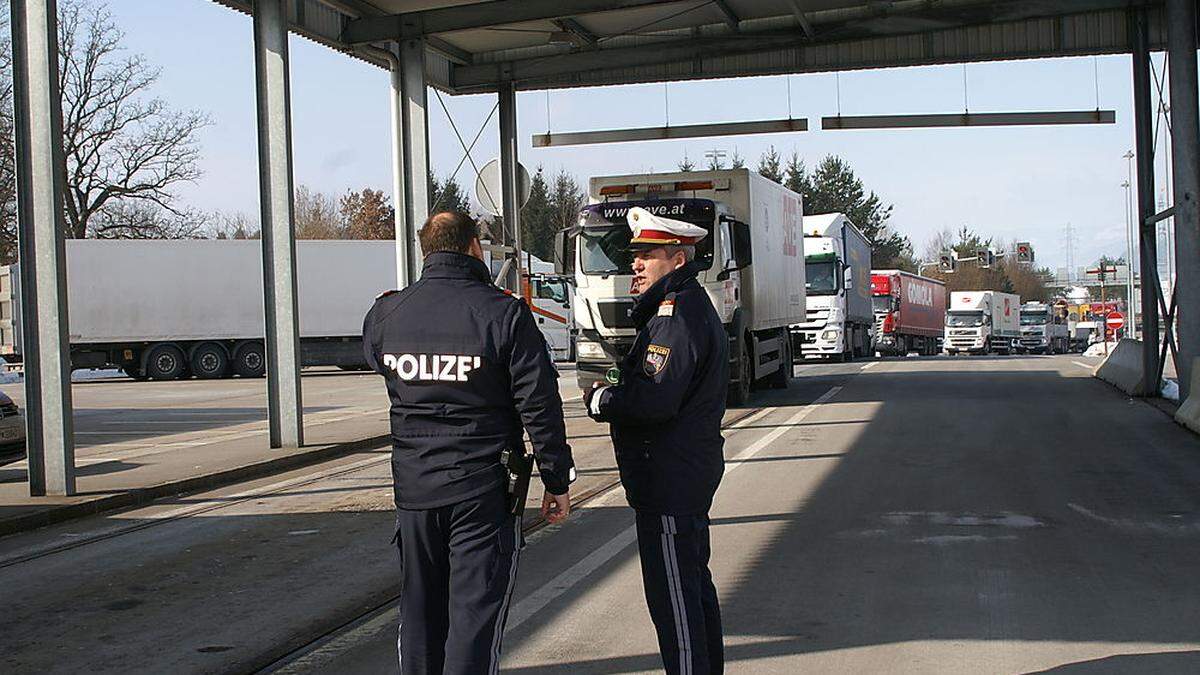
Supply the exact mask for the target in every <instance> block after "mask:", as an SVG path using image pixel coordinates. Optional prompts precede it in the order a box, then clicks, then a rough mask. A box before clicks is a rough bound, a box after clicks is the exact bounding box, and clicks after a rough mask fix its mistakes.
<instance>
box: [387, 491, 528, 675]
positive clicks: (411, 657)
mask: <svg viewBox="0 0 1200 675" xmlns="http://www.w3.org/2000/svg"><path fill="white" fill-rule="evenodd" d="M396 537H397V544H398V546H399V548H400V559H401V579H402V581H401V584H402V586H401V591H400V631H399V632H400V634H399V642H398V643H397V646H398V650H397V651H398V653H399V654H400V672H401V673H405V674H412V675H426V674H428V673H447V674H452V673H453V674H459V673H461V674H462V675H480V674H484V673H498V672H499V671H500V639H501V636H502V634H503V633H504V621H505V619H506V618H507V616H508V607H509V602H510V601H511V599H512V591H513V582H514V581H515V580H516V576H517V559H518V557H519V556H520V552H521V546H522V538H521V528H520V524H519V522H518V519H517V516H515V515H513V514H512V513H510V512H509V511H508V509H507V499H506V495H505V492H504V490H503V488H497V489H496V490H493V491H491V492H487V493H485V494H484V495H482V496H479V497H475V498H472V499H468V500H466V501H462V502H459V503H457V504H451V505H449V506H442V507H439V508H432V509H421V510H407V509H399V510H398V511H397V516H396ZM451 589H453V591H454V592H453V593H451V592H450V591H451Z"/></svg>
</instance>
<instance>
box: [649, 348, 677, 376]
mask: <svg viewBox="0 0 1200 675" xmlns="http://www.w3.org/2000/svg"><path fill="white" fill-rule="evenodd" d="M670 356H671V349H670V348H669V347H660V346H658V345H647V346H646V359H645V362H644V363H643V364H642V368H643V369H644V370H645V371H646V375H649V376H650V377H654V376H655V375H658V374H659V373H661V372H662V371H663V369H664V368H666V367H667V359H668V358H670Z"/></svg>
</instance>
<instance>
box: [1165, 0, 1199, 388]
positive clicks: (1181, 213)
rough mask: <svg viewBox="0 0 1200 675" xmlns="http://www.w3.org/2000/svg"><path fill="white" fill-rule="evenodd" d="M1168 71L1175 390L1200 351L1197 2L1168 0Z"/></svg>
mask: <svg viewBox="0 0 1200 675" xmlns="http://www.w3.org/2000/svg"><path fill="white" fill-rule="evenodd" d="M1166 22H1167V55H1168V58H1169V60H1170V63H1169V68H1170V72H1171V76H1170V80H1171V155H1172V157H1171V167H1172V170H1173V173H1174V188H1175V261H1176V266H1175V275H1176V276H1175V278H1176V283H1175V284H1174V288H1175V297H1176V302H1177V303H1178V310H1177V312H1178V321H1177V324H1176V325H1177V326H1178V327H1179V333H1178V334H1179V360H1178V363H1176V364H1175V371H1176V372H1177V373H1178V374H1179V395H1180V400H1183V399H1184V398H1186V397H1187V395H1188V389H1189V388H1190V385H1191V379H1190V378H1191V373H1192V359H1194V358H1195V357H1196V356H1197V355H1200V204H1197V200H1200V154H1198V153H1200V101H1198V96H1200V93H1198V91H1197V84H1196V2H1195V0H1167V14H1166Z"/></svg>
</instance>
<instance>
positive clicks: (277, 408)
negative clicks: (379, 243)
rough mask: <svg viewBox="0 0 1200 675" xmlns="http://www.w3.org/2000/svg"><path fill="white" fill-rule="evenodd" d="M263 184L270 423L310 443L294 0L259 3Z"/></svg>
mask: <svg viewBox="0 0 1200 675" xmlns="http://www.w3.org/2000/svg"><path fill="white" fill-rule="evenodd" d="M254 66H255V79H256V85H257V91H258V185H259V201H260V202H261V208H262V253H263V294H264V297H263V301H264V302H263V304H264V306H265V309H266V339H267V343H266V348H267V418H268V423H269V427H270V441H271V447H272V448H298V447H300V446H301V445H303V444H304V409H303V404H302V401H301V398H300V321H299V318H300V312H299V309H298V306H297V299H296V295H297V294H296V238H295V232H294V231H293V228H292V215H293V213H292V128H291V96H290V91H289V85H288V32H287V8H286V0H255V3H254Z"/></svg>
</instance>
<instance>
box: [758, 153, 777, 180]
mask: <svg viewBox="0 0 1200 675" xmlns="http://www.w3.org/2000/svg"><path fill="white" fill-rule="evenodd" d="M758 175H760V176H762V177H764V178H769V179H770V180H773V181H775V182H776V183H779V184H780V185H782V184H783V166H782V158H781V157H780V156H779V152H778V151H777V150H775V146H774V145H772V146H771V147H770V149H768V150H767V151H766V152H764V153H763V154H762V157H759V158H758Z"/></svg>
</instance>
